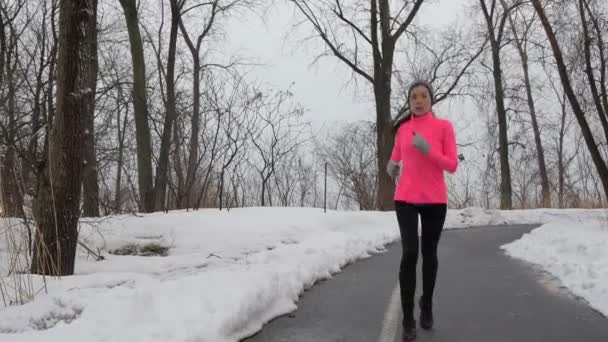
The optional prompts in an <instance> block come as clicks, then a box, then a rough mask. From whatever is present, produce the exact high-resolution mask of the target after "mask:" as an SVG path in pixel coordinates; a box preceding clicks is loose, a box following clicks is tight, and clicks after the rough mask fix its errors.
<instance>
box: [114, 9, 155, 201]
mask: <svg viewBox="0 0 608 342" xmlns="http://www.w3.org/2000/svg"><path fill="white" fill-rule="evenodd" d="M119 1H120V5H121V6H122V9H123V12H124V16H125V20H126V23H127V31H128V33H129V42H130V47H131V59H132V64H133V83H134V86H133V106H134V107H135V110H134V114H135V129H136V132H137V133H136V137H137V171H138V172H137V174H138V176H137V178H138V181H139V193H140V200H141V203H140V208H141V210H142V211H144V212H152V211H153V210H154V184H153V182H152V181H153V179H152V140H151V137H150V127H149V125H148V107H147V103H148V96H147V91H146V62H145V59H144V46H143V41H142V39H141V33H140V30H139V19H138V13H137V6H136V0H119Z"/></svg>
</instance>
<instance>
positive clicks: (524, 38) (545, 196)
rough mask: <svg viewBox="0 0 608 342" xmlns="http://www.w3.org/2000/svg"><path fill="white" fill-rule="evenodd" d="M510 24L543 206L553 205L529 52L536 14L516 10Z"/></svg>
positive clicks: (503, 2)
mask: <svg viewBox="0 0 608 342" xmlns="http://www.w3.org/2000/svg"><path fill="white" fill-rule="evenodd" d="M501 1H502V5H503V8H504V9H505V11H506V10H507V9H508V5H507V4H506V1H505V0H501ZM516 15H519V16H520V17H521V18H522V19H521V24H522V26H523V27H522V31H523V32H522V33H521V36H520V34H519V33H518V31H517V27H518V26H517V19H516V18H514V16H516ZM508 18H509V24H510V27H511V32H512V33H513V42H514V44H515V47H516V48H517V52H518V53H519V57H520V59H521V65H522V70H523V74H524V87H525V89H526V98H527V103H528V109H529V111H530V120H531V123H532V131H533V133H534V144H535V146H536V158H537V161H538V170H539V174H540V179H541V187H542V206H543V207H545V208H548V207H551V188H550V184H549V176H548V174H547V166H546V161H545V152H544V149H543V144H542V138H541V133H540V126H539V123H538V118H537V113H536V105H535V101H534V95H533V94H532V81H531V80H530V62H529V54H528V49H529V48H528V43H529V41H528V37H529V36H530V35H531V30H532V28H533V25H534V23H535V20H534V16H533V17H531V18H526V16H525V13H524V12H523V11H521V10H520V11H517V12H515V15H514V14H513V13H509V14H508Z"/></svg>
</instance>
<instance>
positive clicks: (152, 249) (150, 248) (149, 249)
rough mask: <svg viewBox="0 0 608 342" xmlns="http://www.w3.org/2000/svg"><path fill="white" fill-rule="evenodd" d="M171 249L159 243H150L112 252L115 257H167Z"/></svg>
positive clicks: (125, 246)
mask: <svg viewBox="0 0 608 342" xmlns="http://www.w3.org/2000/svg"><path fill="white" fill-rule="evenodd" d="M168 252H169V247H167V246H163V245H161V244H159V243H157V242H150V243H146V244H143V245H137V244H134V243H131V244H127V245H124V246H122V247H120V248H117V249H114V250H111V251H110V254H114V255H136V256H167V255H168Z"/></svg>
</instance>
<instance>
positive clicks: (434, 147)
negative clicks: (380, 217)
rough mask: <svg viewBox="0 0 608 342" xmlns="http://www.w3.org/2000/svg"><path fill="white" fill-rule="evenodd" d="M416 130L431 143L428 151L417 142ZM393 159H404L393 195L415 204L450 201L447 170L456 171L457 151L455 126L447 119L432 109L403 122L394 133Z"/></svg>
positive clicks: (395, 197)
mask: <svg viewBox="0 0 608 342" xmlns="http://www.w3.org/2000/svg"><path fill="white" fill-rule="evenodd" d="M414 132H416V133H417V134H419V135H422V136H423V137H424V138H426V140H427V141H428V142H429V144H430V145H431V150H430V152H429V154H428V155H424V154H422V153H421V152H420V151H418V150H417V149H416V148H415V147H414V146H412V140H413V137H414ZM391 160H393V161H396V162H399V161H402V169H401V176H400V177H399V182H398V184H397V187H396V189H395V195H394V199H395V200H396V201H405V202H408V203H412V204H447V202H448V194H447V187H446V184H445V177H444V171H448V172H450V173H454V172H456V169H457V168H458V151H457V147H456V138H455V135H454V127H453V126H452V123H450V121H448V120H444V119H439V118H437V117H435V116H434V115H433V113H431V112H429V113H426V114H423V115H421V116H416V115H413V114H412V118H411V119H410V120H409V121H407V122H405V123H403V124H402V125H401V127H399V129H398V130H397V134H396V135H395V145H394V147H393V153H392V155H391Z"/></svg>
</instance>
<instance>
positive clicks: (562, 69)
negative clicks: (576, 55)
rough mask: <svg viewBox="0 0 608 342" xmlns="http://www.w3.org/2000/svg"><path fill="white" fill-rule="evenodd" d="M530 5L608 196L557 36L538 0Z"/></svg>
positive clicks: (606, 177) (604, 170)
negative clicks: (543, 31)
mask: <svg viewBox="0 0 608 342" xmlns="http://www.w3.org/2000/svg"><path fill="white" fill-rule="evenodd" d="M532 5H533V6H534V9H535V10H536V13H537V14H538V16H539V18H540V20H541V23H542V25H543V28H544V30H545V33H546V34H547V38H548V39H549V43H550V44H551V48H552V50H553V55H554V57H555V61H556V63H557V70H558V71H559V76H560V80H561V82H562V86H563V87H564V92H565V93H566V96H567V97H568V101H569V102H570V106H571V107H572V111H573V112H574V116H575V117H576V120H577V121H578V124H579V126H580V128H581V132H582V134H583V138H584V139H585V143H586V145H587V148H588V149H589V153H590V154H591V158H592V159H593V163H594V164H595V167H596V168H597V172H598V175H599V176H600V179H601V181H602V185H603V187H604V194H605V195H606V196H608V167H607V166H606V162H605V161H604V160H603V158H602V155H601V154H600V151H599V148H598V146H597V144H596V142H595V138H594V137H593V134H592V132H591V129H590V128H589V123H588V122H587V119H586V118H585V113H584V112H583V109H582V108H581V105H580V103H579V102H578V99H577V97H576V94H575V93H574V89H573V88H572V84H571V82H570V78H569V77H568V72H567V69H566V64H565V63H564V58H563V55H562V51H561V49H560V47H559V43H558V42H557V38H556V37H555V33H554V32H553V28H552V27H551V23H550V22H549V19H548V18H547V16H546V15H545V11H544V9H543V7H542V5H541V3H540V0H532Z"/></svg>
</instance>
